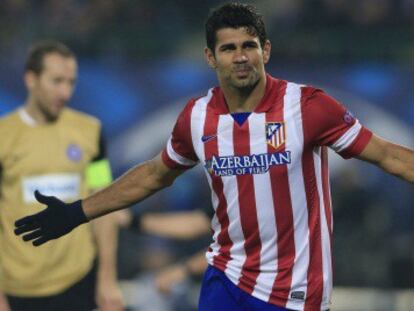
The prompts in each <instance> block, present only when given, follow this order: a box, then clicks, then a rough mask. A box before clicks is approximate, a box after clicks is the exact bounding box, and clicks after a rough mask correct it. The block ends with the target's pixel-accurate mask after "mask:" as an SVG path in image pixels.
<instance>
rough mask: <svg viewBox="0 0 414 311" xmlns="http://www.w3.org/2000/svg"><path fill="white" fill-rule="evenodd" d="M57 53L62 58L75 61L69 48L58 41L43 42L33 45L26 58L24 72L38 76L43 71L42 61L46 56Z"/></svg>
mask: <svg viewBox="0 0 414 311" xmlns="http://www.w3.org/2000/svg"><path fill="white" fill-rule="evenodd" d="M51 53H57V54H59V55H62V56H64V57H68V58H74V59H76V56H75V54H74V53H73V52H72V50H71V49H69V47H67V46H66V45H65V44H63V43H62V42H59V41H54V40H45V41H39V42H37V43H35V44H33V45H32V46H31V47H30V49H29V53H28V55H27V58H26V65H25V67H24V70H25V72H27V71H33V72H34V73H35V74H36V75H39V74H41V73H42V71H43V60H44V58H45V56H46V55H47V54H51Z"/></svg>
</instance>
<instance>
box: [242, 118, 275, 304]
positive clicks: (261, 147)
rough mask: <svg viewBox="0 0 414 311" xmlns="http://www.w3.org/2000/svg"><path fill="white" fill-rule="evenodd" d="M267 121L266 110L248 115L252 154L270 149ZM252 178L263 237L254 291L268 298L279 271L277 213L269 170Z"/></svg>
mask: <svg viewBox="0 0 414 311" xmlns="http://www.w3.org/2000/svg"><path fill="white" fill-rule="evenodd" d="M265 123H266V114H265V113H261V114H256V113H252V115H251V116H250V117H249V131H250V154H263V153H267V143H266V131H265ZM253 182H254V193H255V200H256V207H257V208H256V212H257V221H258V224H259V234H260V240H261V241H262V249H261V252H260V271H262V272H261V273H260V274H259V275H258V277H257V281H256V286H255V287H254V290H253V293H252V295H253V296H255V297H257V298H259V299H261V300H264V301H268V300H269V296H270V294H271V292H272V287H273V283H274V281H275V279H276V271H277V230H276V215H275V211H274V206H273V194H272V187H271V180H270V175H269V173H268V172H267V173H265V174H254V175H253Z"/></svg>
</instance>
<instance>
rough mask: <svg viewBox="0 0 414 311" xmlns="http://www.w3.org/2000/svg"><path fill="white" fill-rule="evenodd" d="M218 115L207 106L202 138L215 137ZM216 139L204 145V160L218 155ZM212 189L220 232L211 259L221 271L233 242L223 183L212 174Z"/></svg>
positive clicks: (223, 268)
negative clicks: (215, 197) (215, 250)
mask: <svg viewBox="0 0 414 311" xmlns="http://www.w3.org/2000/svg"><path fill="white" fill-rule="evenodd" d="M219 117H220V116H219V115H217V114H215V113H214V112H213V111H212V109H211V108H210V105H208V106H207V111H206V119H205V121H204V132H203V135H204V136H208V135H217V126H218V121H219ZM217 141H218V140H217V139H211V140H209V141H207V142H206V143H205V144H204V154H205V159H211V158H212V157H213V155H218V154H219V150H218V145H217ZM211 179H212V188H213V191H214V192H215V194H216V196H217V198H218V206H217V208H216V216H217V219H218V221H219V223H220V227H221V231H220V233H219V234H218V236H217V242H218V243H219V244H220V250H219V254H218V255H216V256H215V257H214V259H213V264H214V266H215V267H216V268H218V269H219V270H221V271H224V270H226V266H227V262H228V261H229V260H230V259H231V257H230V249H231V247H232V245H233V242H232V241H231V239H230V236H229V217H228V215H227V200H226V197H225V196H224V191H223V181H222V180H221V177H217V176H215V175H214V174H212V175H211Z"/></svg>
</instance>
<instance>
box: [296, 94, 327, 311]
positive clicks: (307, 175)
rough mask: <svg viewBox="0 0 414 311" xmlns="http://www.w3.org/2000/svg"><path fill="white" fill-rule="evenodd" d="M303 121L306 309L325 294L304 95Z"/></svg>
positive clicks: (310, 307)
mask: <svg viewBox="0 0 414 311" xmlns="http://www.w3.org/2000/svg"><path fill="white" fill-rule="evenodd" d="M301 100H302V102H301V107H302V120H303V121H302V122H303V138H304V147H303V148H304V149H303V154H302V170H303V178H304V184H305V192H306V202H307V207H308V226H309V252H310V254H309V267H308V289H307V293H306V301H305V311H310V310H316V309H317V308H319V309H320V305H321V302H322V295H323V271H322V236H321V226H320V220H321V218H320V208H319V206H320V204H319V202H320V198H319V194H318V187H317V181H316V173H315V163H314V160H313V152H314V151H313V149H314V142H313V141H311V137H310V135H309V133H310V131H309V129H311V122H312V120H309V119H308V118H307V117H306V116H305V115H304V110H303V107H304V97H303V96H302V99H301ZM319 309H318V310H319Z"/></svg>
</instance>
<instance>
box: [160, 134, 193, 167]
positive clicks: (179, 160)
mask: <svg viewBox="0 0 414 311" xmlns="http://www.w3.org/2000/svg"><path fill="white" fill-rule="evenodd" d="M171 139H172V137H170V139H168V143H167V153H168V156H169V157H170V159H171V160H173V161H174V162H176V163H178V164H180V165H184V166H194V165H196V164H197V162H195V161H193V160H190V159H187V158H184V157H183V156H181V155H179V154H178V153H177V152H175V150H174V148H173V147H172V143H171Z"/></svg>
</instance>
